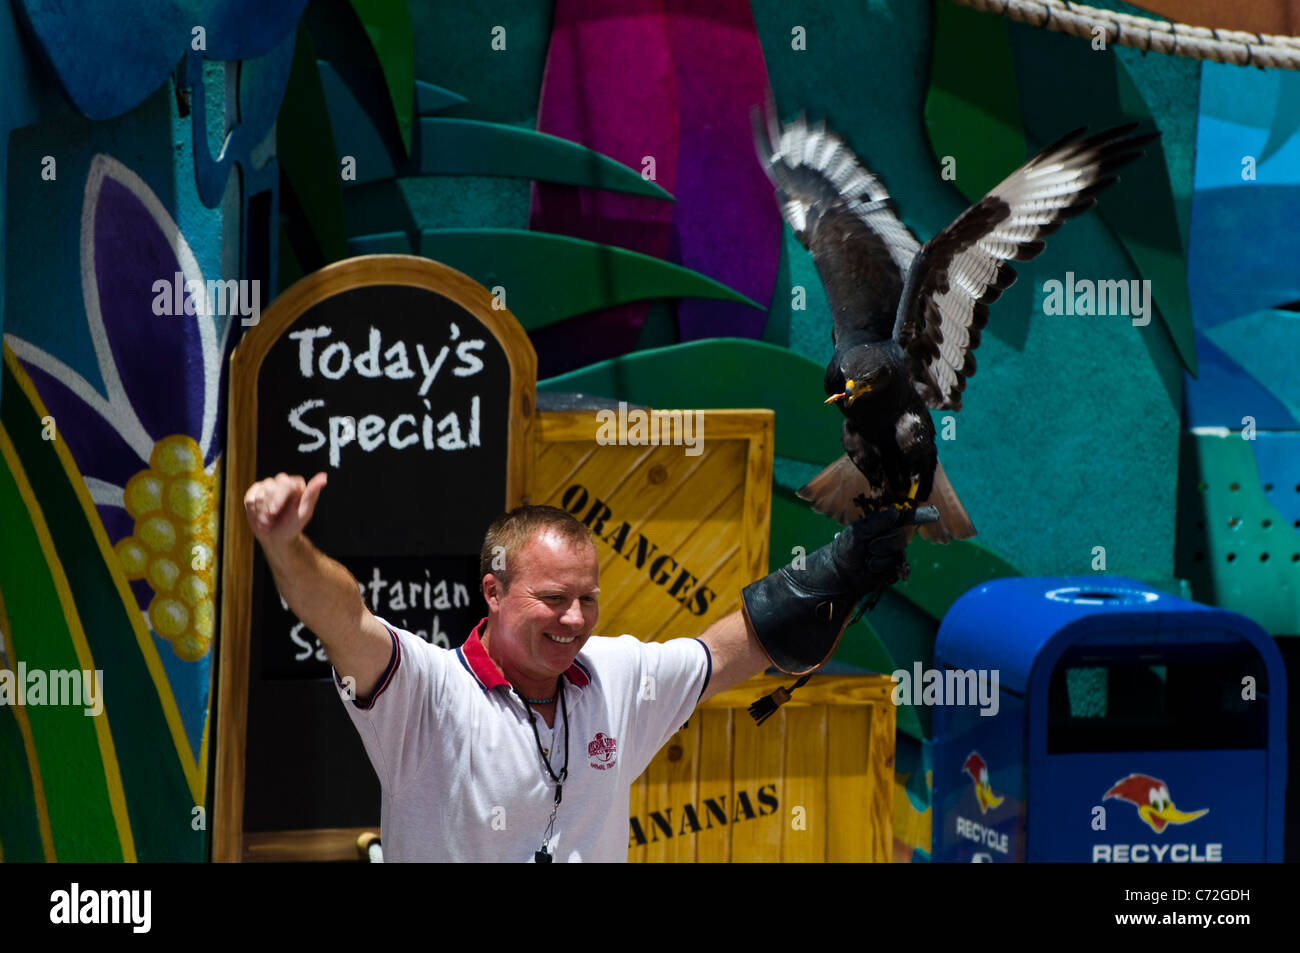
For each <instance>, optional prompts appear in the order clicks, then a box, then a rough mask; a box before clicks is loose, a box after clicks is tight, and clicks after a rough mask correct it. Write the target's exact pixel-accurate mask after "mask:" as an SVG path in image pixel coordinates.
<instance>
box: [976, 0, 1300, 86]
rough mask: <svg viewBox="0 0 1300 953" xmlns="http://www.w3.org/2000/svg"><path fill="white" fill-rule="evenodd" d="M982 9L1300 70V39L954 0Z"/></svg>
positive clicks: (1001, 0)
mask: <svg viewBox="0 0 1300 953" xmlns="http://www.w3.org/2000/svg"><path fill="white" fill-rule="evenodd" d="M955 2H956V3H960V4H961V5H962V6H967V7H971V8H972V9H974V10H979V11H980V12H982V13H997V14H1001V15H1002V16H1004V17H1007V18H1008V19H1011V20H1015V21H1016V22H1017V23H1028V24H1029V25H1030V26H1037V27H1046V28H1047V29H1049V30H1055V31H1057V32H1060V33H1068V34H1069V35H1070V36H1078V37H1084V38H1087V39H1092V37H1093V36H1094V30H1095V29H1096V28H1097V27H1101V28H1102V29H1104V30H1105V32H1106V43H1107V45H1110V44H1112V43H1118V44H1119V45H1120V46H1131V47H1133V48H1134V49H1139V50H1143V51H1146V50H1155V51H1156V52H1157V53H1172V54H1173V55H1175V56H1190V57H1193V58H1195V59H1198V60H1212V61H1214V62H1215V63H1232V64H1233V65H1234V66H1261V67H1268V68H1270V69H1300V37H1295V36H1274V35H1272V34H1268V33H1244V32H1242V31H1241V30H1212V29H1210V28H1208V27H1202V26H1188V25H1187V24H1186V23H1170V22H1168V21H1167V20H1154V19H1150V18H1148V17H1135V16H1132V15H1130V14H1127V13H1117V12H1116V11H1114V10H1099V9H1097V8H1096V7H1088V6H1084V5H1083V4H1081V3H1072V2H1063V0H955Z"/></svg>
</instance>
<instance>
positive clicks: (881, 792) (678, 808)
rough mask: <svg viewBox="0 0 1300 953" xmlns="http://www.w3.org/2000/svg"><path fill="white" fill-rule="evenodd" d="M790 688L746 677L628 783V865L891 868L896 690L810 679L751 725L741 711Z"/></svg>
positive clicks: (882, 681)
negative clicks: (876, 864) (882, 864)
mask: <svg viewBox="0 0 1300 953" xmlns="http://www.w3.org/2000/svg"><path fill="white" fill-rule="evenodd" d="M791 681H792V679H790V678H788V677H785V678H775V677H772V676H762V677H759V678H754V679H751V680H750V681H748V682H746V683H745V684H743V685H740V686H738V687H737V688H734V689H731V690H730V691H727V692H723V693H722V694H720V695H717V696H716V697H714V698H712V699H710V700H709V701H708V702H706V703H705V704H703V705H702V706H700V708H699V709H697V711H696V712H695V714H694V716H692V718H691V720H690V722H689V723H688V725H687V726H686V728H685V729H684V730H683V731H679V732H678V733H677V734H676V735H674V736H673V738H672V740H671V741H670V742H669V743H668V744H667V745H666V746H665V747H664V748H663V750H661V751H660V752H659V754H658V755H656V756H655V759H654V761H652V762H651V763H650V767H649V768H647V769H646V772H645V774H643V775H642V776H641V777H640V778H639V779H637V781H636V782H635V783H634V784H633V785H632V796H631V805H630V813H631V817H630V819H629V837H628V841H629V844H628V859H629V860H633V861H711V862H735V863H741V862H762V863H773V862H778V861H782V862H800V861H803V862H810V861H835V862H854V861H889V860H891V859H892V852H893V796H894V730H895V718H896V712H895V708H894V704H893V701H892V700H891V697H890V696H891V693H892V691H893V684H894V683H893V681H892V680H890V679H889V677H888V676H884V675H861V676H833V675H819V676H814V677H813V678H812V679H811V680H810V681H809V682H808V684H807V685H805V686H804V687H803V688H801V689H799V691H798V692H797V693H795V695H794V698H793V700H792V701H790V702H788V703H787V704H785V705H784V706H782V707H781V708H780V709H779V710H778V711H777V713H776V714H775V715H773V716H772V717H771V718H770V719H768V721H767V722H765V723H764V724H763V725H761V726H759V725H755V724H754V721H753V719H752V718H750V716H749V712H748V711H747V709H748V707H749V705H750V703H751V702H753V701H754V700H755V699H757V698H759V697H760V696H762V695H765V694H767V693H768V692H770V691H772V690H773V689H774V688H775V687H776V686H778V685H788V684H790V683H791ZM800 809H801V810H800ZM751 815H752V816H751Z"/></svg>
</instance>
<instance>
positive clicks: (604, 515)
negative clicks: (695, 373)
mask: <svg viewBox="0 0 1300 953" xmlns="http://www.w3.org/2000/svg"><path fill="white" fill-rule="evenodd" d="M656 412H657V413H663V412H662V411H656ZM599 413H600V412H598V411H595V410H582V411H543V412H539V413H538V414H537V440H536V444H535V451H536V458H535V460H534V462H533V483H532V492H531V493H530V501H531V502H533V503H538V504H543V503H544V504H549V505H551V506H558V507H561V508H563V509H566V510H568V511H569V512H571V513H573V514H574V515H575V516H577V518H578V519H580V520H582V521H583V522H584V523H586V524H587V525H588V528H589V529H591V530H592V534H593V535H594V536H595V538H596V552H597V555H598V556H599V558H600V590H601V596H600V622H599V624H598V625H597V627H596V631H597V633H598V634H600V635H621V634H623V633H625V632H627V633H631V634H633V635H635V636H636V637H637V638H640V639H642V640H645V641H662V640H664V639H668V638H675V637H677V636H694V635H699V634H700V633H701V632H703V631H704V630H705V629H706V628H708V626H709V625H710V624H711V623H713V622H714V621H716V620H717V619H720V618H722V617H723V616H725V615H727V614H728V613H730V612H732V611H734V610H736V609H738V608H740V590H741V589H742V588H743V587H745V586H747V585H748V584H749V583H751V582H753V581H754V580H755V579H758V578H760V577H762V576H764V575H766V574H767V547H768V535H769V526H770V523H771V514H772V497H771V494H772V446H773V420H774V415H773V413H772V411H770V410H703V411H684V413H698V414H700V415H701V416H702V419H703V440H702V441H701V443H700V445H699V450H700V452H699V453H698V454H695V455H692V454H688V453H687V452H686V449H687V448H686V447H684V446H679V445H673V444H669V443H662V442H661V443H660V444H659V445H657V446H640V445H629V446H619V445H616V444H615V445H609V444H602V443H600V442H598V440H597V436H598V433H599V432H600V428H601V426H602V424H601V418H600V417H599V416H598V415H599ZM605 419H608V418H605Z"/></svg>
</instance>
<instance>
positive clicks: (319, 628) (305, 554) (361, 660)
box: [244, 473, 393, 697]
mask: <svg viewBox="0 0 1300 953" xmlns="http://www.w3.org/2000/svg"><path fill="white" fill-rule="evenodd" d="M325 483H326V476H325V474H324V473H318V474H316V475H315V476H314V477H312V479H311V482H310V483H308V482H307V481H305V480H304V479H303V478H302V477H300V476H288V475H287V474H284V473H280V474H278V475H276V476H274V477H271V478H270V479H267V480H262V481H261V482H259V483H254V484H253V485H252V486H251V487H249V488H248V492H247V493H245V494H244V515H245V516H247V517H248V525H249V526H251V527H252V529H253V535H254V536H256V537H257V541H258V542H259V543H261V544H262V552H263V553H265V554H266V561H267V563H268V564H269V565H270V567H271V574H272V575H273V576H274V577H275V585H276V588H277V589H279V590H280V595H281V596H282V597H283V598H284V601H285V602H287V603H288V604H289V608H290V609H291V610H292V611H293V614H294V615H296V616H297V617H298V618H299V619H300V620H302V622H303V624H304V625H306V626H307V628H309V629H311V631H312V632H313V633H315V635H316V637H317V638H318V639H320V641H321V644H322V645H323V646H325V652H326V654H327V655H329V658H330V661H331V662H332V663H333V664H334V668H335V669H336V670H337V671H338V673H339V676H340V677H343V678H347V677H348V676H351V677H352V678H354V679H355V680H356V683H355V691H356V694H357V696H358V697H365V696H367V695H369V694H370V692H371V691H373V690H374V688H375V687H376V684H377V683H378V681H379V679H380V676H382V675H383V674H384V670H385V669H386V668H388V662H389V660H390V658H391V656H392V651H393V640H392V637H391V636H390V635H389V634H388V631H387V630H386V629H385V628H384V626H383V624H382V623H380V621H379V620H378V619H376V618H375V617H374V616H373V615H371V613H370V610H369V609H367V608H366V604H365V601H364V600H363V599H362V598H361V591H360V587H359V586H358V585H357V581H356V579H354V578H353V577H352V574H351V573H350V572H348V571H347V570H346V569H345V568H344V567H343V566H342V565H341V564H340V563H338V562H336V561H335V560H333V559H330V558H329V557H328V556H326V555H325V554H324V553H322V552H321V551H320V550H318V549H317V548H316V547H315V546H313V545H312V544H311V541H310V540H309V539H307V537H306V536H304V535H303V532H302V531H303V529H304V528H306V526H307V524H308V523H309V522H310V521H311V517H312V513H313V512H315V510H316V501H317V500H318V499H319V498H320V492H321V490H323V489H324V488H325Z"/></svg>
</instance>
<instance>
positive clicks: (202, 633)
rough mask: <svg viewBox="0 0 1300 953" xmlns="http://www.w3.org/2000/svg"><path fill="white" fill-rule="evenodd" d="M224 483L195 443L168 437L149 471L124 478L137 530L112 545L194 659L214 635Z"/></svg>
mask: <svg viewBox="0 0 1300 953" xmlns="http://www.w3.org/2000/svg"><path fill="white" fill-rule="evenodd" d="M219 485H220V468H219V467H218V468H217V470H216V472H214V473H213V474H212V475H211V476H209V475H208V474H207V473H205V472H204V470H203V455H202V453H201V452H200V451H199V446H198V444H197V443H195V442H194V440H192V439H191V438H190V437H187V436H185V435H184V434H173V435H171V436H170V437H164V438H163V439H162V440H159V441H158V442H157V443H156V444H155V445H154V448H153V453H152V454H151V455H150V457H149V468H148V469H147V470H141V471H140V472H139V473H137V474H136V475H135V476H133V477H131V479H130V480H128V481H127V483H126V489H125V493H124V497H125V503H126V511H127V512H128V513H129V514H131V518H132V519H134V520H135V528H134V530H133V532H132V533H131V535H130V536H127V537H126V538H124V539H121V540H119V541H118V543H117V545H116V546H114V547H113V550H114V552H116V553H117V558H118V559H119V560H120V561H121V564H122V568H123V569H124V570H125V571H126V576H127V578H128V579H143V580H145V581H146V582H147V583H148V584H149V587H150V588H151V589H152V590H153V591H154V597H153V600H152V601H151V602H150V603H149V609H148V611H147V614H148V616H149V624H150V625H151V626H152V627H153V630H154V632H156V633H158V635H159V636H161V637H162V638H164V639H166V640H167V641H169V642H170V643H171V645H172V650H173V651H174V652H175V653H176V654H177V656H179V657H180V658H182V659H185V660H186V661H190V662H193V661H197V660H198V659H201V658H203V657H204V656H205V655H207V654H208V651H209V649H211V647H212V637H213V635H214V634H215V622H216V607H215V605H214V603H213V596H214V595H215V593H216V572H217V508H218V500H217V494H218V492H219V490H218V487H219Z"/></svg>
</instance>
